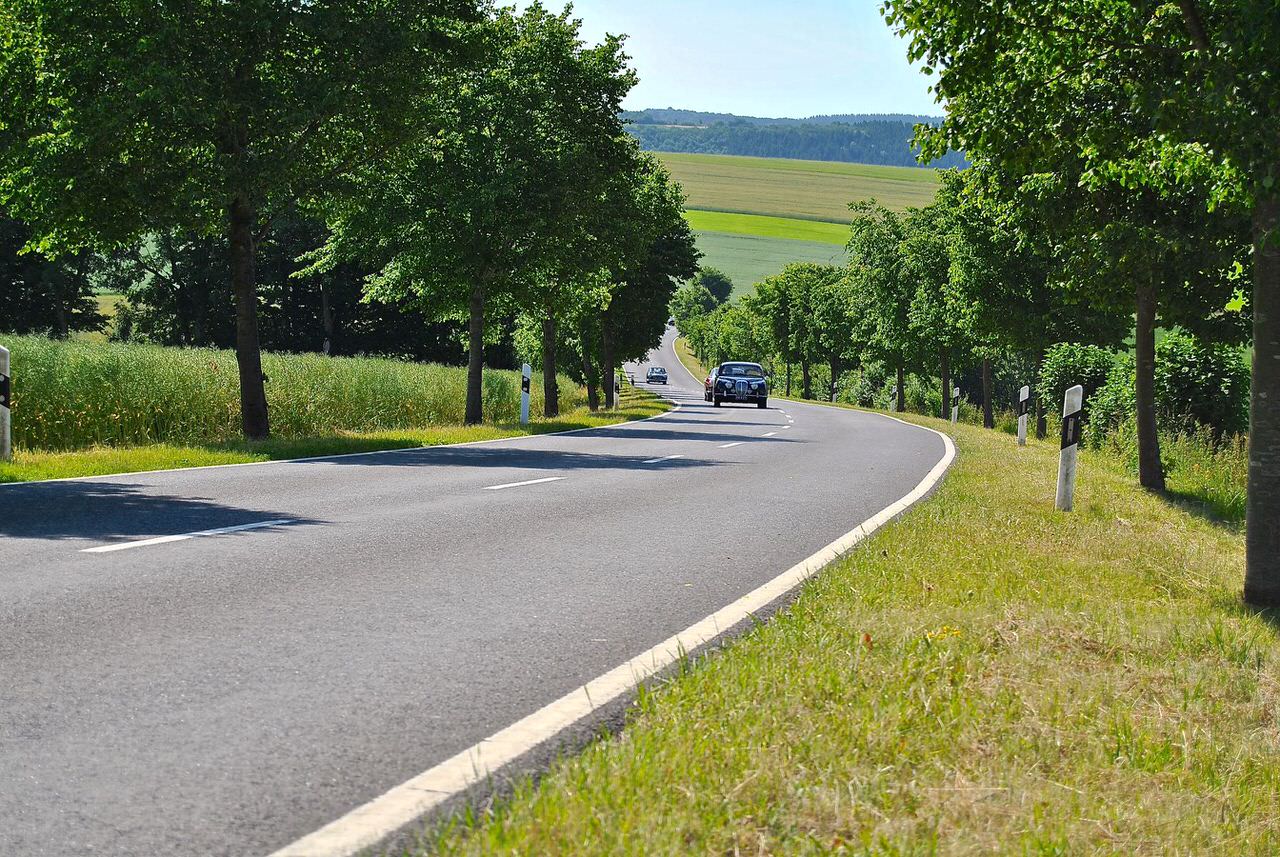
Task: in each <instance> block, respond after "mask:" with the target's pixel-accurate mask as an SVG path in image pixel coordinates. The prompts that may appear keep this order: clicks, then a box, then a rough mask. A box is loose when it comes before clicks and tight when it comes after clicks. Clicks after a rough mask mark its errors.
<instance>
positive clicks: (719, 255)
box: [697, 232, 846, 294]
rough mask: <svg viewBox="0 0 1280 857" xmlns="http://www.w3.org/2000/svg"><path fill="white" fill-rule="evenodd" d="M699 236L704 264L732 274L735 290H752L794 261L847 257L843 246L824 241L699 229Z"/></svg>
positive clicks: (837, 260)
mask: <svg viewBox="0 0 1280 857" xmlns="http://www.w3.org/2000/svg"><path fill="white" fill-rule="evenodd" d="M697 236H698V249H699V250H701V251H702V254H703V257H702V263H701V264H702V265H703V267H710V268H718V269H720V270H721V271H723V272H724V273H726V274H728V275H729V279H731V280H733V286H734V294H741V293H743V292H746V291H750V289H751V287H752V286H754V285H755V284H756V283H758V282H759V281H760V280H763V279H765V278H766V277H771V276H773V275H774V274H776V273H778V272H779V271H781V270H782V269H783V268H784V267H785V266H786V265H787V264H789V263H791V262H818V263H821V264H827V265H843V264H844V263H845V260H846V256H845V252H844V248H843V247H841V246H839V245H836V244H830V243H824V242H820V241H795V240H792V239H788V238H765V237H761V236H759V235H730V234H726V233H724V232H699V233H697Z"/></svg>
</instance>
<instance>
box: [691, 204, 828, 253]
mask: <svg viewBox="0 0 1280 857" xmlns="http://www.w3.org/2000/svg"><path fill="white" fill-rule="evenodd" d="M685 219H686V220H688V221H689V225H690V226H692V227H693V228H694V230H695V231H697V232H724V233H727V234H730V235H756V236H759V237H761V238H785V239H788V240H794V241H814V242H818V243H823V244H837V245H839V246H841V247H843V246H844V245H845V244H846V243H847V242H848V241H849V227H848V226H846V225H844V224H842V223H826V222H824V221H821V220H797V219H796V218H793V217H764V216H761V215H758V214H730V213H727V212H722V211H686V212H685Z"/></svg>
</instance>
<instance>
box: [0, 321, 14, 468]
mask: <svg viewBox="0 0 1280 857" xmlns="http://www.w3.org/2000/svg"><path fill="white" fill-rule="evenodd" d="M12 407H13V404H12V399H11V393H10V381H9V349H7V348H5V347H4V346H3V345H0V461H12V460H13V421H12V419H11V418H10V417H11V414H12V411H11V410H10V409H11V408H12Z"/></svg>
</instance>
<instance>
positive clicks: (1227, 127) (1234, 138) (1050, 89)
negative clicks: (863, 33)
mask: <svg viewBox="0 0 1280 857" xmlns="http://www.w3.org/2000/svg"><path fill="white" fill-rule="evenodd" d="M884 10H885V13H886V17H887V18H888V20H889V22H890V24H891V25H893V26H895V27H897V28H898V29H899V30H900V31H901V32H904V33H905V34H906V35H908V36H909V37H910V40H911V48H910V56H911V58H912V59H915V60H921V61H923V63H924V64H925V67H926V68H927V69H929V70H930V71H932V70H934V69H936V70H938V83H937V85H936V86H935V88H934V89H935V92H936V93H937V94H938V96H939V97H940V98H942V99H946V101H947V104H948V113H949V115H948V118H947V121H946V123H945V124H944V127H943V128H942V129H940V130H937V131H933V132H928V131H926V132H925V133H924V142H925V143H926V145H925V155H926V156H928V155H935V154H937V153H939V152H940V151H942V150H944V149H948V148H949V149H957V150H958V149H963V150H965V151H967V152H970V153H973V154H975V155H977V156H980V157H990V158H993V159H998V160H1000V161H1001V162H1002V163H1005V164H1008V165H1017V164H1019V163H1022V162H1024V161H1025V160H1026V159H1027V158H1032V159H1034V158H1035V157H1036V154H1037V152H1036V150H1037V148H1039V146H1038V144H1039V143H1041V142H1043V141H1044V140H1045V139H1046V137H1053V138H1057V139H1059V140H1061V139H1069V140H1072V141H1073V142H1075V143H1076V144H1077V149H1078V152H1079V154H1080V156H1081V157H1082V159H1083V160H1084V162H1085V166H1086V168H1087V171H1088V173H1089V174H1090V175H1097V176H1105V177H1110V178H1113V179H1115V180H1117V181H1119V182H1120V183H1121V184H1123V185H1133V184H1134V183H1143V182H1145V183H1148V184H1150V185H1151V186H1153V187H1154V188H1156V189H1157V190H1158V189H1160V188H1161V187H1162V184H1163V182H1164V181H1165V180H1166V179H1165V176H1168V175H1169V174H1170V171H1168V170H1165V169H1164V167H1165V166H1169V165H1171V166H1172V167H1173V169H1172V171H1171V172H1172V174H1174V175H1176V174H1177V171H1178V168H1179V167H1181V166H1185V165H1188V164H1192V165H1194V164H1203V163H1205V162H1208V163H1209V164H1211V165H1212V167H1213V170H1212V171H1213V172H1214V173H1215V174H1216V176H1217V180H1216V181H1215V183H1214V185H1213V187H1212V188H1211V191H1212V193H1211V198H1213V199H1215V200H1221V199H1224V198H1228V197H1236V198H1238V199H1239V200H1240V202H1241V204H1242V206H1243V207H1244V208H1245V209H1246V210H1247V211H1249V212H1250V217H1251V220H1252V230H1251V231H1252V242H1253V254H1252V259H1253V262H1252V267H1253V277H1252V287H1251V294H1250V309H1251V312H1252V317H1253V345H1254V361H1253V369H1252V381H1251V385H1250V386H1251V393H1250V398H1251V401H1250V434H1249V459H1250V466H1249V487H1248V500H1247V514H1246V527H1245V544H1246V568H1245V587H1244V590H1245V592H1244V594H1245V599H1246V600H1247V601H1249V602H1250V603H1254V604H1259V605H1266V606H1280V137H1277V135H1276V134H1275V129H1274V117H1275V116H1276V114H1277V113H1278V112H1280V87H1277V86H1276V85H1275V81H1274V70H1275V45H1276V44H1277V43H1280V7H1277V6H1276V4H1275V3H1274V2H1272V0H1179V2H1178V3H1177V4H1176V6H1175V5H1174V4H1172V3H1168V2H1162V0H1064V2H1061V3H1058V4H1055V5H1053V6H1051V7H1049V6H1045V4H1043V3H1040V2H1036V0H1018V1H1017V2H1010V3H1005V4H1003V5H1001V6H1000V7H998V8H994V7H992V6H991V4H989V3H987V2H984V0H955V2H952V0H949V1H948V2H946V3H941V2H937V0H886V2H885V4H884ZM1135 118H1136V119H1138V120H1139V121H1140V122H1141V123H1142V124H1143V125H1145V126H1146V128H1145V133H1142V134H1141V135H1138V136H1137V139H1136V141H1135V135H1134V133H1133V130H1134V129H1133V125H1134V119H1135ZM1135 145H1137V146H1142V147H1145V149H1146V154H1147V157H1145V158H1135V157H1133V152H1134V148H1135ZM1153 166H1154V167H1159V169H1158V170H1154V171H1153V170H1152V167H1153ZM1027 171H1028V172H1031V171H1033V170H1027ZM1153 173H1154V174H1153Z"/></svg>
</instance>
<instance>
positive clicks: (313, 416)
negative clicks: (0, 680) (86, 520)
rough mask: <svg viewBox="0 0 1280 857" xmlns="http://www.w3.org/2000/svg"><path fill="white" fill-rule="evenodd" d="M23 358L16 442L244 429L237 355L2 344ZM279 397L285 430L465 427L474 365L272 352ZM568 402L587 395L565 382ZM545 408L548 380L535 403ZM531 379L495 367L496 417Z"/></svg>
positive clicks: (184, 437) (275, 417)
mask: <svg viewBox="0 0 1280 857" xmlns="http://www.w3.org/2000/svg"><path fill="white" fill-rule="evenodd" d="M0 344H4V345H5V346H6V347H8V348H9V349H10V351H11V352H12V355H13V393H14V412H13V413H14V420H13V425H14V441H15V443H16V445H18V446H20V447H23V448H26V449H44V450H70V449H83V448H86V447H89V446H95V445H102V446H131V445H139V444H150V443H171V444H202V443H220V442H223V441H228V440H233V439H235V438H237V437H239V435H240V399H239V376H238V373H237V369H236V360H235V354H234V353H233V352H230V351H219V350H215V349H203V348H202V349H176V348H164V347H160V346H154V345H137V344H118V343H110V344H103V343H87V342H58V341H54V340H50V339H45V338H43V337H34V336H7V337H4V338H3V339H2V340H0ZM263 371H264V372H265V374H266V375H267V378H268V381H267V402H268V407H269V409H270V414H271V428H272V432H273V434H275V435H276V436H277V437H284V438H295V437H314V436H322V435H329V434H333V433H336V432H339V431H359V432H370V431H384V430H389V429H407V428H422V427H427V426H436V425H450V424H458V423H461V422H462V421H463V417H464V410H465V403H466V370H465V369H462V368H455V367H450V366H440V365H436V364H419V363H405V362H401V361H397V360H387V359H383V358H351V357H325V356H322V355H316V354H301V355H293V354H265V355H263ZM560 389H561V407H562V408H564V409H566V410H567V409H569V408H573V407H577V406H578V405H580V404H581V403H582V401H583V399H584V396H583V393H582V391H581V389H580V388H579V387H578V385H576V384H574V383H573V382H572V381H570V380H569V379H567V378H562V379H561V383H560ZM541 407H542V393H541V387H540V385H535V386H534V390H533V404H532V408H533V410H534V411H535V412H536V411H538V410H539V409H540V408H541ZM519 413H520V376H519V374H518V373H515V372H508V371H488V372H486V373H485V379H484V416H485V420H486V421H488V422H492V423H505V422H514V421H515V420H517V419H518V418H519Z"/></svg>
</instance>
